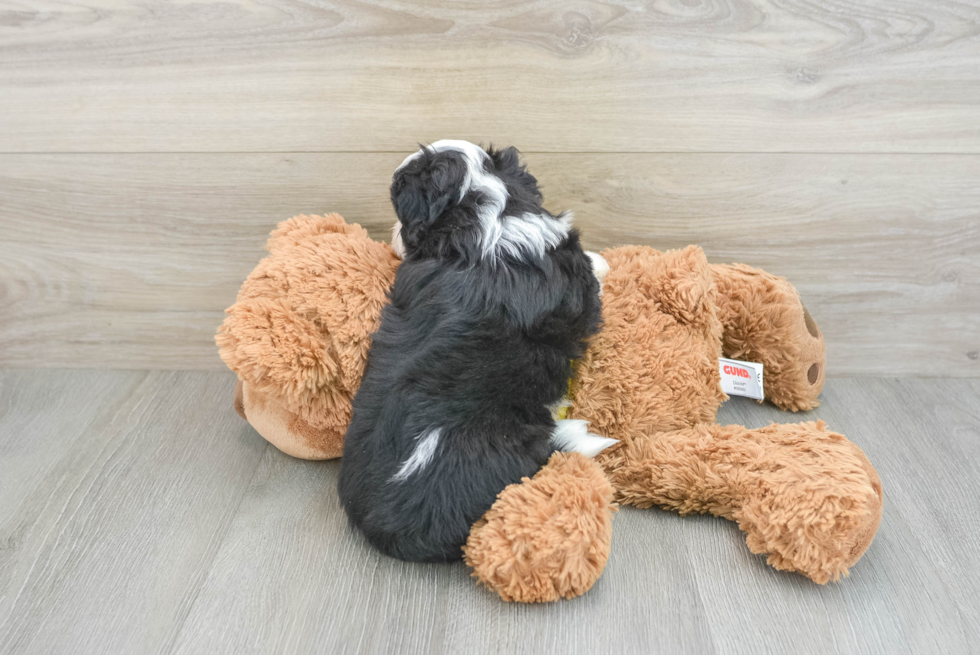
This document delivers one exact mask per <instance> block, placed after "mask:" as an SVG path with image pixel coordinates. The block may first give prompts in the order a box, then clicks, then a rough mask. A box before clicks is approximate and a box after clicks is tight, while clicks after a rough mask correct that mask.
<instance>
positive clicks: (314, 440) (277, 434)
mask: <svg viewBox="0 0 980 655" xmlns="http://www.w3.org/2000/svg"><path fill="white" fill-rule="evenodd" d="M235 411H236V412H238V415H239V416H241V417H242V418H243V419H245V420H246V421H248V422H249V423H250V424H251V425H252V427H253V428H255V431H256V432H258V433H259V434H260V435H262V437H263V438H265V440H266V441H268V442H269V443H271V444H272V445H273V446H275V447H276V448H278V449H279V450H281V451H282V452H284V453H286V454H287V455H292V456H293V457H298V458H299V459H335V458H337V457H340V455H341V454H342V452H343V450H344V433H343V431H340V430H339V429H338V428H336V427H317V426H314V425H311V424H310V423H309V422H307V421H306V420H304V419H303V417H301V416H299V415H298V414H295V413H293V412H291V411H289V409H287V408H286V406H285V404H284V403H283V402H282V401H281V400H279V399H277V398H275V397H273V396H271V395H269V394H263V393H261V392H259V391H257V390H256V389H254V388H253V387H252V386H251V385H250V384H249V383H248V382H243V381H242V380H239V381H238V386H236V387H235Z"/></svg>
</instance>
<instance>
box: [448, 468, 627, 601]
mask: <svg viewBox="0 0 980 655" xmlns="http://www.w3.org/2000/svg"><path fill="white" fill-rule="evenodd" d="M615 510H616V507H615V504H614V503H613V489H612V486H611V485H610V484H609V481H608V480H607V479H606V476H605V474H604V473H603V472H602V469H601V468H600V467H599V465H598V464H596V463H595V462H594V461H593V460H591V459H588V458H587V457H585V456H584V455H581V454H579V453H555V454H554V455H552V456H551V459H550V460H549V461H548V463H547V464H546V465H545V466H544V468H542V469H541V470H540V471H539V472H538V473H537V474H536V475H535V476H534V478H530V479H529V478H524V480H523V481H522V482H521V483H519V484H512V485H510V486H508V487H507V488H506V489H504V490H503V491H502V492H501V493H500V494H499V496H498V497H497V501H496V502H495V503H494V504H493V507H491V508H490V510H489V511H488V512H487V513H486V514H485V515H484V516H483V518H482V519H480V520H479V521H478V522H477V523H475V524H474V525H473V528H472V529H471V530H470V536H469V539H468V540H467V542H466V546H464V548H463V551H464V554H465V557H466V563H467V564H468V565H469V566H470V567H472V569H473V577H475V578H477V579H478V580H479V581H480V582H481V583H482V584H484V585H486V586H487V587H489V588H490V589H493V590H494V591H496V592H497V593H498V594H499V595H500V597H501V598H502V599H504V600H506V601H517V602H523V603H539V602H547V601H553V600H558V599H559V598H574V597H576V596H580V595H582V594H583V593H585V592H586V591H588V590H589V589H590V588H591V587H592V585H593V584H595V581H596V580H598V579H599V576H600V575H601V574H602V570H603V569H604V568H605V566H606V560H607V559H608V558H609V545H610V541H611V539H612V513H613V512H614V511H615Z"/></svg>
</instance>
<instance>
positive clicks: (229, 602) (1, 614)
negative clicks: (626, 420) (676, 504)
mask: <svg viewBox="0 0 980 655" xmlns="http://www.w3.org/2000/svg"><path fill="white" fill-rule="evenodd" d="M233 387H234V377H233V376H232V375H230V374H228V373H227V372H224V373H218V372H152V373H148V372H141V371H128V372H127V371H115V372H113V371H84V370H75V371H12V370H10V371H3V372H0V653H3V654H4V655H6V654H14V653H17V654H28V653H57V652H72V653H208V654H213V653H250V652H255V653H268V652H297V653H308V652H324V653H327V652H329V653H355V652H365V653H393V652H398V653H414V652H418V653H459V652H468V653H528V654H537V653H550V652H561V653H598V652H616V653H624V654H629V653H644V654H646V653H654V652H664V653H719V654H722V653H761V652H774V653H783V652H812V653H828V652H840V653H861V652H874V653H924V652H936V653H938V652H943V653H967V652H975V651H976V644H977V643H980V627H978V626H980V569H978V567H977V566H976V562H977V561H978V558H980V530H978V528H977V522H976V517H977V514H978V509H980V505H978V501H977V498H978V497H980V483H978V480H977V476H976V466H977V462H978V461H980V381H977V380H965V379H961V380H942V379H936V380H901V381H899V380H888V379H833V380H830V381H829V382H828V384H827V388H826V389H825V392H824V402H823V406H822V407H821V408H819V409H818V410H816V411H815V412H812V413H810V414H809V415H804V416H795V417H794V416H791V415H787V414H783V413H781V412H779V411H778V410H775V409H774V408H772V407H768V406H759V405H756V404H755V403H752V402H750V401H745V400H744V399H733V400H731V401H729V402H728V403H726V405H725V406H724V407H723V408H722V411H721V415H720V417H719V420H721V421H723V422H740V423H744V424H746V425H749V426H750V427H757V426H762V425H765V424H767V423H768V422H770V421H790V420H794V419H803V418H818V417H819V418H823V419H825V420H827V421H828V423H829V424H830V425H831V427H833V428H834V429H836V430H838V431H841V432H844V433H845V434H847V435H848V436H849V437H850V438H851V439H852V440H854V441H855V442H857V443H858V444H859V445H861V446H862V447H863V448H864V449H865V451H866V452H867V454H868V456H869V457H870V459H871V460H872V462H873V463H874V464H875V465H876V467H877V469H878V471H879V473H880V474H881V477H882V480H883V483H884V488H885V512H884V519H883V521H882V524H881V529H880V531H879V533H878V536H877V538H876V540H875V542H874V544H873V545H872V546H871V548H870V550H869V551H868V553H867V554H866V555H865V557H864V559H863V560H862V561H861V562H860V563H858V565H857V566H856V567H855V568H854V569H853V571H852V574H851V576H850V577H849V578H847V579H846V580H844V581H843V582H842V583H839V584H832V585H829V586H826V587H820V586H818V585H815V584H813V583H811V582H809V581H807V580H806V579H804V578H802V577H800V576H796V575H793V574H786V573H779V572H776V571H774V570H772V569H770V568H769V567H767V566H766V565H765V563H764V561H763V558H761V557H756V556H753V555H751V554H750V553H749V552H748V550H747V549H746V547H745V544H744V541H743V539H742V536H741V534H740V533H739V531H738V530H737V528H736V527H735V526H734V525H733V524H732V523H729V522H727V521H723V520H720V519H714V518H710V517H700V518H680V517H678V516H676V515H673V514H669V513H665V512H660V511H657V510H649V511H640V510H634V509H631V508H625V509H623V510H622V511H621V512H620V513H619V514H618V515H617V517H616V519H615V521H614V529H615V532H614V537H613V552H612V556H611V558H610V561H609V565H608V567H607V569H606V571H605V574H604V575H603V577H602V578H601V579H600V581H599V582H598V583H597V584H596V586H595V587H594V588H593V589H592V590H591V591H590V592H589V593H587V594H586V595H585V596H583V597H581V598H579V599H576V600H574V601H570V602H561V603H556V604H551V605H544V606H521V605H510V604H505V603H502V602H500V601H499V600H498V599H497V598H496V597H495V596H494V595H492V594H490V593H489V592H486V591H484V590H482V589H479V588H477V587H476V586H475V585H474V584H473V582H472V581H471V579H470V578H469V577H468V574H467V570H466V569H465V568H464V567H463V566H462V565H410V564H405V563H402V562H398V561H395V560H391V559H387V558H385V557H382V556H380V555H378V554H377V553H376V552H374V551H372V550H370V549H369V548H368V547H367V545H366V544H365V542H364V541H363V540H362V539H361V538H360V537H358V536H356V535H354V534H352V533H351V531H350V530H349V528H348V527H347V525H346V522H345V520H344V516H343V513H342V510H341V508H340V507H339V504H338V502H337V497H336V491H335V482H336V477H337V472H338V468H339V463H338V462H320V463H316V462H304V461H300V460H295V459H292V458H290V457H287V456H285V455H283V454H281V453H280V452H278V451H277V450H275V449H274V448H272V447H270V446H268V445H267V444H266V443H265V442H264V441H263V440H262V439H261V438H260V437H259V436H258V435H257V434H256V433H255V432H253V431H252V430H251V428H249V427H248V426H247V425H246V424H245V423H244V422H243V421H242V420H241V419H239V418H238V416H237V415H235V413H234V411H233V410H232V407H231V393H232V389H233Z"/></svg>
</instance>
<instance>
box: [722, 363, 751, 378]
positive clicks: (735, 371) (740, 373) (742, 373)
mask: <svg viewBox="0 0 980 655" xmlns="http://www.w3.org/2000/svg"><path fill="white" fill-rule="evenodd" d="M722 370H723V371H725V374H726V375H734V376H737V377H740V378H750V377H752V376H751V375H749V372H748V371H746V370H745V369H744V368H736V367H735V366H729V365H728V364H725V366H724V368H723V369H722Z"/></svg>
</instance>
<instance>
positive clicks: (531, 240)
mask: <svg viewBox="0 0 980 655" xmlns="http://www.w3.org/2000/svg"><path fill="white" fill-rule="evenodd" d="M571 225H572V214H571V212H565V213H564V214H562V215H560V216H558V218H557V219H555V218H552V217H550V216H543V215H541V214H524V215H523V216H521V217H520V218H518V217H516V216H504V217H503V218H501V219H500V220H499V221H494V223H493V225H492V226H491V227H490V229H489V230H487V231H486V232H485V236H484V243H483V254H484V257H488V256H489V257H491V258H493V257H496V256H497V255H500V254H503V253H506V254H508V255H510V256H511V257H513V258H515V259H524V258H525V257H544V254H545V252H546V251H547V250H548V249H549V248H556V247H558V245H559V244H560V243H561V242H562V241H564V240H565V239H566V238H568V230H569V228H570V227H571Z"/></svg>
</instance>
